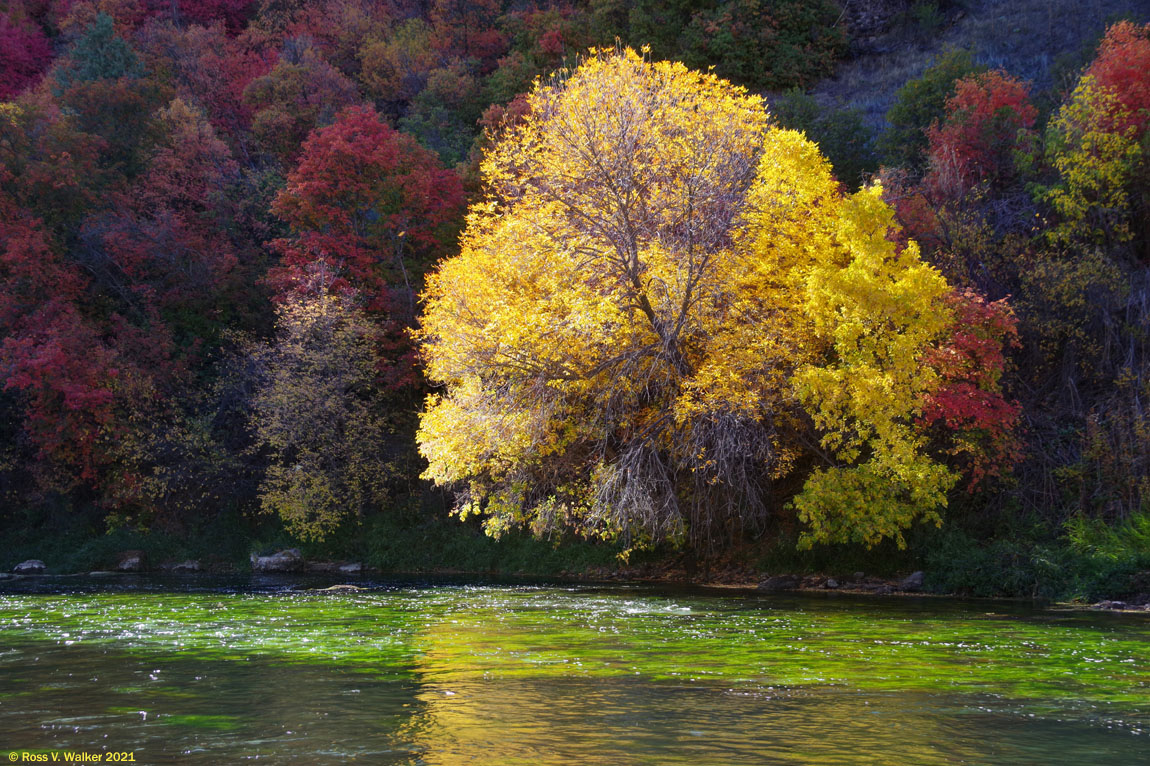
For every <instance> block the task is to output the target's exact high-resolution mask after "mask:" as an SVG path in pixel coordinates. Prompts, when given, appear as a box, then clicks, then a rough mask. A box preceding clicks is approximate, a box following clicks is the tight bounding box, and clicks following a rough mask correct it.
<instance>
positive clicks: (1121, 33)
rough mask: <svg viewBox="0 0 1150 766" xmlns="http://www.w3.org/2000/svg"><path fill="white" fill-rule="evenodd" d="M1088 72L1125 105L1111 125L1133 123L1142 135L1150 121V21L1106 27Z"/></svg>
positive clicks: (1120, 127)
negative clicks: (1144, 23)
mask: <svg viewBox="0 0 1150 766" xmlns="http://www.w3.org/2000/svg"><path fill="white" fill-rule="evenodd" d="M1086 74H1087V75H1089V76H1091V77H1093V78H1094V81H1095V82H1096V83H1097V84H1098V86H1099V87H1100V88H1102V89H1103V90H1106V91H1109V92H1110V93H1112V94H1114V95H1115V96H1116V97H1117V98H1118V102H1119V103H1120V104H1121V105H1122V107H1123V112H1124V114H1122V115H1121V117H1120V118H1117V119H1115V121H1114V123H1113V124H1112V125H1110V126H1108V127H1110V128H1111V129H1115V130H1123V129H1127V128H1130V127H1133V128H1134V129H1135V130H1136V131H1137V134H1138V135H1139V136H1141V135H1142V133H1143V132H1144V131H1145V130H1146V124H1147V122H1150V24H1147V25H1145V26H1138V25H1136V24H1132V23H1131V22H1129V21H1120V22H1118V23H1117V24H1115V25H1114V26H1112V27H1110V28H1109V29H1108V30H1106V36H1105V37H1103V38H1102V43H1101V44H1100V45H1099V46H1098V56H1097V57H1096V58H1095V59H1094V62H1093V63H1091V65H1090V68H1089V69H1087V70H1086ZM1112 119H1113V116H1112Z"/></svg>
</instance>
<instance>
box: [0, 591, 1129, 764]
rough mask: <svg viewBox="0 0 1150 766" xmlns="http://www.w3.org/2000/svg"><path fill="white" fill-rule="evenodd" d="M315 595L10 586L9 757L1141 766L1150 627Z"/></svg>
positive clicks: (6, 619) (3, 641)
mask: <svg viewBox="0 0 1150 766" xmlns="http://www.w3.org/2000/svg"><path fill="white" fill-rule="evenodd" d="M326 584H330V583H325V582H321V581H300V580H288V579H275V578H262V579H261V578H253V579H251V580H247V579H244V580H224V579H212V578H206V577H188V578H183V579H177V578H172V579H167V580H165V579H157V578H137V577H130V576H123V577H109V578H104V579H92V580H76V579H27V580H22V581H19V582H16V583H13V582H12V581H8V582H0V762H2V761H3V758H4V757H5V751H26V752H27V753H29V754H32V753H43V754H49V755H50V754H51V753H52V752H53V751H55V752H56V753H57V755H58V756H59V754H60V753H61V752H63V751H67V752H73V753H76V752H86V753H95V754H99V753H105V752H128V753H131V754H132V756H133V757H134V759H135V763H144V764H150V763H154V764H169V763H170V764H226V763H241V762H247V761H249V760H258V761H259V762H265V763H271V764H281V763H282V764H341V763H348V762H358V763H370V764H493V765H494V764H499V765H500V766H503V765H507V764H532V765H533V766H536V765H538V766H544V765H547V764H603V765H604V766H606V765H607V764H610V765H611V766H619V765H621V764H692V766H694V765H697V764H742V763H747V764H808V765H809V764H959V763H962V764H1011V766H1017V765H1018V764H1043V765H1044V766H1045V765H1048V764H1075V765H1076V766H1077V765H1078V764H1088V765H1089V766H1105V765H1106V764H1122V765H1123V766H1126V765H1128V764H1145V763H1150V616H1142V615H1114V614H1102V613H1086V612H1080V611H1069V610H1057V609H1036V608H1029V607H1025V606H1020V605H1017V604H1011V603H1004V602H986V601H977V602H976V601H955V600H942V599H930V598H922V599H906V598H853V597H849V596H844V595H840V594H828V595H826V596H817V595H809V596H808V595H804V596H797V595H794V596H781V595H773V594H772V595H759V594H755V593H743V592H733V591H721V590H718V591H715V590H703V589H693V590H685V589H671V588H663V587H655V586H624V585H610V586H594V585H563V584H559V585H554V584H553V585H523V584H515V583H486V584H484V583H464V582H447V581H414V580H411V581H405V580H394V581H383V580H380V581H374V582H363V583H360V585H362V586H366V588H367V589H366V590H362V591H356V592H340V593H326V592H315V591H308V590H304V588H306V587H321V586H323V585H326ZM20 757H30V756H24V755H21V756H20Z"/></svg>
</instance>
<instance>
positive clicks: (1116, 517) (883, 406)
mask: <svg viewBox="0 0 1150 766" xmlns="http://www.w3.org/2000/svg"><path fill="white" fill-rule="evenodd" d="M847 5H851V4H847ZM855 5H859V4H855ZM861 5H863V6H866V5H867V4H865V3H863V4H861ZM875 5H881V6H884V7H885V6H889V5H893V6H899V7H902V6H905V8H903V10H902V11H901V16H897V17H896V18H893V19H888V20H887V23H889V24H893V25H903V26H905V27H906V28H908V29H911V30H912V33H913V31H914V30H915V29H918V30H919V31H920V32H921V31H922V30H925V34H930V30H931V29H932V25H936V24H942V23H944V22H945V21H946V19H947V18H948V17H947V14H953V13H955V12H956V10H955V8H956V6H953V5H948V4H943V5H942V6H940V5H939V4H937V3H923V2H916V3H909V2H908V3H902V4H900V3H875ZM848 10H851V9H847V8H844V7H843V5H840V4H839V3H837V2H835V1H834V0H771V1H770V2H758V1H757V0H729V1H726V2H721V1H720V0H714V1H709V2H685V1H683V0H661V1H660V0H641V1H640V2H621V1H620V0H571V1H570V2H544V1H543V0H540V1H539V2H518V1H504V0H478V1H476V2H462V1H461V0H419V1H415V0H412V1H411V2H408V1H407V0H394V1H393V2H387V1H383V2H377V1H375V0H316V1H315V2H307V1H305V0H184V1H183V2H180V1H179V0H165V1H164V2H159V1H158V0H5V1H3V2H0V284H2V287H0V378H2V379H3V387H2V390H0V412H2V415H0V534H2V535H3V536H4V539H5V540H6V541H7V543H6V544H5V545H4V546H3V547H0V566H5V568H10V567H11V566H12V565H13V564H14V563H15V562H16V561H18V560H20V559H21V558H22V557H28V556H34V555H35V556H38V557H40V558H44V559H45V560H46V561H48V562H49V564H50V565H53V566H58V567H66V566H73V567H81V566H87V567H95V566H98V565H100V564H101V563H103V561H104V560H105V559H106V557H107V556H108V555H110V552H111V551H113V550H115V549H117V548H123V547H141V548H145V549H150V550H151V552H152V557H153V559H154V560H156V561H159V560H161V559H165V558H172V557H177V556H184V555H189V554H194V555H196V556H199V557H202V558H206V559H211V558H213V557H215V558H217V559H219V560H220V561H221V562H225V561H234V560H243V559H246V556H247V554H248V553H249V552H250V551H252V550H258V549H262V548H267V547H270V546H273V545H286V544H289V543H293V542H295V541H298V542H300V543H302V544H303V545H304V547H305V549H306V550H308V551H309V552H311V553H314V554H315V555H328V556H334V557H339V556H344V557H356V558H359V559H362V560H367V561H369V562H370V563H372V564H374V565H376V566H381V567H388V568H404V567H407V568H419V567H441V568H445V567H453V568H458V569H484V570H486V569H490V568H495V567H499V568H503V569H506V570H522V571H545V570H546V569H547V568H548V567H550V568H553V569H556V570H557V569H559V568H564V569H574V568H579V567H580V566H584V565H587V564H588V563H589V562H609V561H612V560H615V559H616V556H617V554H618V555H621V556H622V557H624V558H626V557H627V556H634V557H636V559H637V560H647V561H660V560H664V561H665V560H672V559H674V557H676V556H679V555H681V554H680V552H681V551H686V552H687V555H688V557H689V558H690V560H691V561H692V565H693V562H694V561H696V560H704V561H729V560H732V559H737V560H739V561H745V562H749V564H750V565H753V566H758V567H762V568H765V569H768V570H770V569H778V568H789V569H800V568H801V569H808V570H809V569H823V570H833V569H836V568H838V569H843V570H844V571H846V568H848V567H849V568H850V569H851V571H853V569H854V568H855V567H858V566H866V567H868V568H870V567H878V568H882V567H888V568H891V569H899V568H904V569H910V568H919V567H920V566H921V567H925V568H926V569H927V571H928V572H929V577H930V579H929V585H930V587H933V588H936V589H939V590H951V591H964V592H972V593H978V594H982V595H993V594H1011V595H1028V596H1029V595H1044V596H1058V595H1086V596H1092V595H1111V594H1115V593H1120V592H1123V590H1131V589H1134V590H1137V589H1143V590H1150V582H1144V580H1145V574H1144V570H1146V569H1147V568H1150V412H1148V411H1147V409H1146V408H1147V402H1148V398H1150V335H1148V333H1150V163H1148V162H1147V152H1148V151H1150V138H1148V137H1147V136H1148V135H1150V131H1148V130H1147V127H1148V125H1150V25H1147V24H1146V23H1145V22H1146V19H1145V18H1133V19H1115V20H1113V21H1112V23H1110V24H1109V25H1108V26H1102V25H1100V27H1099V29H1100V33H1101V34H1100V37H1099V38H1097V39H1094V40H1092V41H1090V42H1089V44H1088V46H1087V47H1086V48H1084V49H1083V50H1082V51H1078V52H1069V53H1070V54H1073V55H1070V56H1068V57H1067V58H1066V59H1065V60H1064V61H1063V62H1062V64H1061V66H1062V70H1061V72H1060V75H1061V76H1060V77H1058V78H1051V80H1050V81H1049V82H1044V83H1042V84H1041V86H1039V85H1036V84H1035V83H1032V82H1028V81H1027V80H1025V79H1022V78H1021V77H1020V76H1016V75H1015V74H1013V73H1011V72H1010V71H1006V70H1004V69H1001V68H995V67H994V66H991V65H990V63H991V62H988V61H986V60H984V58H981V57H980V56H979V55H978V53H977V51H976V50H974V51H972V50H963V49H948V50H945V51H943V52H940V53H939V54H938V55H936V56H934V57H933V58H932V60H931V61H930V62H929V66H926V67H925V69H924V71H922V72H920V73H919V74H918V75H917V76H915V77H914V78H913V79H910V80H909V81H907V82H906V83H905V84H903V85H902V87H901V88H900V89H899V90H898V91H897V93H896V94H895V96H894V99H893V103H892V105H891V106H890V108H889V110H888V111H886V113H885V116H884V119H883V121H882V123H883V124H882V125H881V126H879V127H878V129H872V127H871V125H870V121H868V120H867V119H866V118H865V115H863V114H861V113H860V112H858V111H852V110H844V109H840V108H835V107H834V106H830V105H828V104H827V102H826V99H819V98H816V97H814V96H812V95H810V92H811V89H812V88H814V87H815V86H816V85H817V84H818V83H819V82H821V81H824V80H825V78H827V77H830V76H831V75H833V74H834V73H835V71H836V69H837V68H839V67H841V66H842V65H843V62H844V61H846V60H847V59H848V58H850V57H851V56H853V55H855V54H856V53H857V50H856V49H854V48H852V40H853V38H852V35H854V34H855V32H856V31H857V30H860V29H862V26H863V21H864V20H865V19H866V18H868V17H866V16H865V15H863V16H860V15H859V14H858V12H857V8H855V9H853V11H852V12H850V13H848V12H847V11H848ZM852 24H853V26H852ZM916 25H917V26H916ZM1102 30H1104V32H1102ZM493 538H500V539H501V542H500V543H498V544H497V543H495V542H493V541H492V539H493ZM588 541H591V542H588ZM499 546H503V547H502V548H500V547H499ZM77 551H80V552H79V553H77ZM501 551H502V552H501ZM501 556H502V557H503V558H502V559H501V558H500V557H501ZM101 557H104V559H102V558H101ZM644 557H647V558H646V559H644Z"/></svg>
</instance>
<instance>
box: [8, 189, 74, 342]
mask: <svg viewBox="0 0 1150 766" xmlns="http://www.w3.org/2000/svg"><path fill="white" fill-rule="evenodd" d="M9 180H10V176H9V175H8V174H7V173H6V172H5V171H4V170H3V169H2V168H0V187H7V186H8V184H9ZM85 285H86V282H85V280H84V279H83V277H81V276H80V274H79V273H78V272H77V271H76V270H75V269H74V268H69V267H68V266H67V265H66V264H64V263H63V262H62V261H61V260H60V257H59V256H58V255H57V254H56V252H55V251H54V250H53V249H52V247H51V243H50V237H49V235H48V233H47V232H45V231H44V228H43V226H42V224H41V222H40V221H39V220H37V219H36V218H34V217H33V216H32V215H31V214H29V213H28V212H27V211H26V210H22V209H20V208H19V206H17V205H16V204H15V203H14V202H13V201H12V200H11V199H10V198H8V197H7V196H3V195H0V333H3V334H9V333H13V332H16V331H18V330H20V329H21V328H23V327H24V326H25V324H26V323H27V322H28V321H29V319H30V318H31V317H32V316H33V314H34V313H35V311H36V309H37V308H38V307H39V306H41V305H43V304H45V303H47V302H49V301H51V300H53V299H56V300H62V301H68V302H70V301H74V300H76V299H77V298H78V297H79V296H80V294H81V293H82V292H83V290H84V288H85Z"/></svg>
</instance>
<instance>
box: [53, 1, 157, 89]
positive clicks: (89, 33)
mask: <svg viewBox="0 0 1150 766" xmlns="http://www.w3.org/2000/svg"><path fill="white" fill-rule="evenodd" d="M142 73H143V67H142V66H141V64H140V59H139V57H138V56H137V55H136V52H135V51H134V50H132V47H131V46H130V45H129V44H128V42H127V41H126V40H125V39H124V38H122V37H120V36H119V35H117V34H116V31H115V26H114V24H113V22H112V17H111V16H109V15H108V14H106V13H100V14H97V16H96V18H95V20H94V21H93V22H92V23H91V25H89V26H88V28H87V29H86V30H84V34H82V35H81V36H80V37H79V39H77V40H76V42H75V44H74V45H73V46H72V49H71V51H69V55H68V60H67V62H66V63H65V64H64V65H63V66H61V67H59V68H58V69H57V70H56V86H57V89H58V90H59V91H64V90H67V89H68V88H70V87H72V86H73V85H76V84H78V83H85V82H93V81H95V80H118V79H120V78H121V77H129V78H133V77H139V76H140V75H141V74H142Z"/></svg>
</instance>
